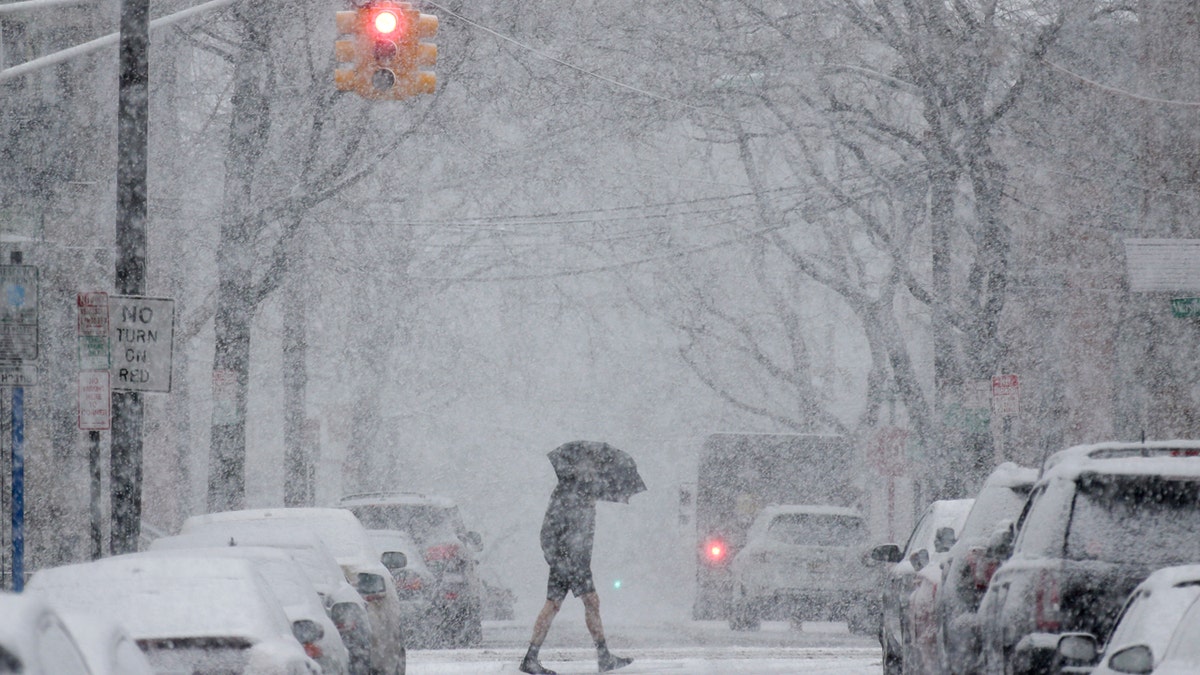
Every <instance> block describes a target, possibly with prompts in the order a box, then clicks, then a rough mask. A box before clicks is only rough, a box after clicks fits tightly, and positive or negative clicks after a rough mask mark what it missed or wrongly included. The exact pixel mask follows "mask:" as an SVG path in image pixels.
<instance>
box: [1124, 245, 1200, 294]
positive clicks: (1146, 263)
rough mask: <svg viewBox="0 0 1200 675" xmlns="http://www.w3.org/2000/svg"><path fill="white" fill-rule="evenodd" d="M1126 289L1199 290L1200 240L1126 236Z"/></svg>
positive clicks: (1139, 290)
mask: <svg viewBox="0 0 1200 675" xmlns="http://www.w3.org/2000/svg"><path fill="white" fill-rule="evenodd" d="M1125 263H1126V267H1127V269H1128V271H1129V290H1131V291H1133V292H1135V293H1154V292H1162V291H1166V292H1170V291H1200V239H1126V240H1125Z"/></svg>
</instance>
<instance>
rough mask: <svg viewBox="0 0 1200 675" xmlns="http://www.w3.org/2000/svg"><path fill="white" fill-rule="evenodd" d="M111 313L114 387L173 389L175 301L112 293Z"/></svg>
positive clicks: (110, 300)
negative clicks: (172, 362) (172, 364)
mask: <svg viewBox="0 0 1200 675" xmlns="http://www.w3.org/2000/svg"><path fill="white" fill-rule="evenodd" d="M108 316H109V332H108V336H109V344H110V345H111V348H112V366H111V368H110V369H109V372H110V373H111V374H112V388H113V389H114V390H117V391H157V392H169V391H171V356H172V344H173V343H174V335H175V301H174V300H169V299H165V298H143V297H137V296H130V295H111V296H109V312H108Z"/></svg>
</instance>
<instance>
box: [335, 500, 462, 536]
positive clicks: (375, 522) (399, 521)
mask: <svg viewBox="0 0 1200 675" xmlns="http://www.w3.org/2000/svg"><path fill="white" fill-rule="evenodd" d="M350 510H351V511H353V512H354V515H356V516H358V519H359V520H361V521H362V524H363V526H364V527H366V528H367V529H372V530H400V531H402V532H407V533H409V535H411V536H412V537H413V539H415V540H417V541H418V542H429V541H447V540H452V539H455V538H457V536H458V533H457V532H456V531H455V527H454V519H453V518H451V517H450V514H451V513H452V512H451V511H450V510H449V509H444V508H439V507H436V506H426V505H421V504H360V505H356V506H353V507H350Z"/></svg>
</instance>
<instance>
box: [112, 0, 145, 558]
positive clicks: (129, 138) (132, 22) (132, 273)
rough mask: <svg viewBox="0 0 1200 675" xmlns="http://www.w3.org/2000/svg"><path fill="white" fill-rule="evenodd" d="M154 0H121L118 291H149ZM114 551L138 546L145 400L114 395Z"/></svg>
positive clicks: (127, 394)
mask: <svg viewBox="0 0 1200 675" xmlns="http://www.w3.org/2000/svg"><path fill="white" fill-rule="evenodd" d="M149 43H150V2H149V0H121V45H120V77H119V91H118V105H117V265H116V277H117V283H116V287H117V292H118V293H120V294H121V295H143V294H144V293H145V290H146V288H145V287H146V137H147V129H148V126H149V124H148V122H149V99H150V88H149V80H150V77H149V70H150V69H149ZM112 404H113V420H112V449H111V450H112V451H111V458H112V465H111V472H112V486H111V488H112V527H111V532H110V535H109V550H110V551H111V552H112V553H113V554H120V553H131V552H133V551H136V550H137V546H138V536H139V534H140V530H141V519H142V513H141V511H142V484H141V477H142V401H141V398H140V396H139V395H138V393H137V392H115V393H114V394H113V401H112Z"/></svg>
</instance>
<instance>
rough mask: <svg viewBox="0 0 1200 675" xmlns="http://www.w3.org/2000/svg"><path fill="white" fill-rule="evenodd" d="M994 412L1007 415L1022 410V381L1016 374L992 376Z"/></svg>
mask: <svg viewBox="0 0 1200 675" xmlns="http://www.w3.org/2000/svg"><path fill="white" fill-rule="evenodd" d="M992 412H993V413H995V414H997V415H1002V416H1005V417H1009V416H1013V415H1018V414H1020V412H1021V382H1020V380H1018V379H1017V376H1016V375H997V376H995V377H993V378H992Z"/></svg>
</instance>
